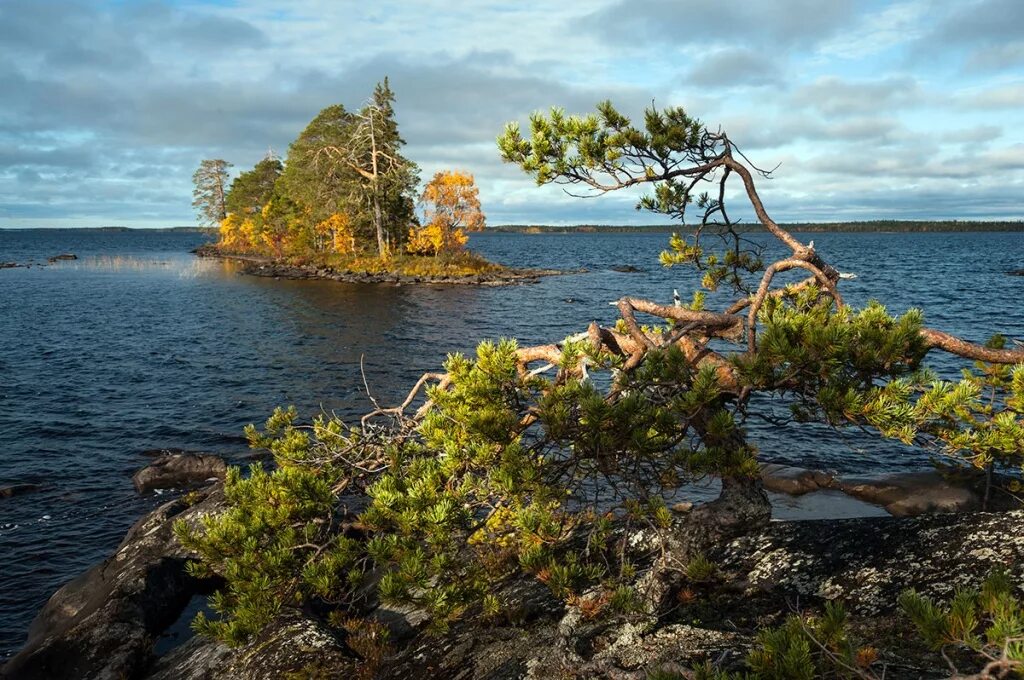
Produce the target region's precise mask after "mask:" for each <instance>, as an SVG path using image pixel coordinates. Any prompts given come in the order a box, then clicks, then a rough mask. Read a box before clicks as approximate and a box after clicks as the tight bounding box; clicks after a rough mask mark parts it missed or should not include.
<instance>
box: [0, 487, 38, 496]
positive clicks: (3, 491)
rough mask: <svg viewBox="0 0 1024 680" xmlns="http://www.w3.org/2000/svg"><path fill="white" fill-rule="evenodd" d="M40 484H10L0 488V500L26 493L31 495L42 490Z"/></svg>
mask: <svg viewBox="0 0 1024 680" xmlns="http://www.w3.org/2000/svg"><path fill="white" fill-rule="evenodd" d="M42 488H43V487H42V485H41V484H10V485H8V486H0V498H13V497H14V496H21V495H22V494H26V493H33V492H35V491H39V490H40V489H42Z"/></svg>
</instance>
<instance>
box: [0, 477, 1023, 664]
mask: <svg viewBox="0 0 1024 680" xmlns="http://www.w3.org/2000/svg"><path fill="white" fill-rule="evenodd" d="M194 496H196V498H193V500H197V502H195V503H194V504H192V505H189V503H187V502H186V501H185V500H176V501H173V502H171V503H167V504H165V505H163V506H161V507H160V508H158V509H157V510H155V511H153V512H152V513H150V514H149V515H147V516H146V517H144V518H143V519H142V520H140V521H139V522H138V523H137V524H136V525H135V526H134V527H132V529H131V530H130V531H129V532H128V535H127V536H126V538H125V540H124V542H122V544H121V546H120V547H119V548H118V549H117V552H116V553H115V554H114V556H113V557H111V558H110V559H108V560H107V561H105V562H104V563H103V564H100V565H98V566H97V567H94V568H93V569H92V570H90V571H88V572H86V573H85V574H84V575H82V576H80V577H79V578H77V579H75V580H74V581H72V582H71V583H69V584H67V585H66V586H64V587H63V588H61V589H60V590H59V591H58V592H57V593H56V594H55V595H54V596H53V597H52V598H51V599H50V601H49V603H47V605H46V606H45V607H44V609H43V610H42V612H40V614H39V615H38V617H37V618H36V621H35V622H34V623H33V625H32V628H31V631H30V635H29V642H28V644H27V645H26V646H25V648H24V649H23V650H22V651H21V652H20V653H19V654H18V655H17V656H15V657H14V658H13V659H12V660H11V661H10V662H9V663H8V664H7V666H5V667H4V668H3V669H2V670H0V677H2V678H4V679H5V680H6V679H7V678H27V679H29V680H32V679H35V678H48V679H53V680H61V679H62V678H82V677H89V678H148V679H149V680H170V679H171V678H174V679H176V680H177V679H193V680H200V679H202V680H217V679H224V680H226V679H228V678H230V679H232V680H264V679H268V680H269V679H270V678H279V677H303V678H305V677H377V678H395V679H402V680H404V679H405V678H409V677H441V678H452V677H457V678H467V679H468V678H549V677H565V678H636V679H637V680H640V679H642V678H646V677H649V675H650V674H651V673H653V672H655V671H658V670H674V671H677V672H679V671H683V670H686V669H691V668H693V667H694V666H695V665H697V664H699V663H703V662H704V661H707V660H711V661H714V662H716V663H719V664H724V665H725V666H729V665H735V664H737V663H739V662H740V660H741V659H742V658H743V656H744V655H745V653H746V652H747V651H748V650H749V649H750V647H751V646H752V645H753V644H754V639H755V637H756V634H757V631H758V630H759V629H762V628H764V627H765V626H771V625H777V624H779V623H781V622H782V621H783V620H784V619H785V617H786V616H787V615H788V614H790V613H792V611H794V607H797V606H799V608H800V609H801V610H804V611H811V612H814V611H820V609H821V608H822V607H823V604H824V602H826V601H829V600H839V601H842V602H844V603H845V604H846V605H847V609H848V610H849V611H850V612H851V613H852V614H853V615H855V616H856V617H859V618H858V619H857V620H858V621H859V622H860V623H862V624H863V625H865V626H867V627H868V629H869V630H888V631H893V630H897V629H898V630H906V629H907V626H906V622H905V621H904V620H903V619H902V618H900V615H899V614H898V613H897V604H896V598H897V595H898V594H899V592H901V591H902V590H903V589H904V588H908V587H914V588H915V589H917V590H918V591H919V592H921V593H922V594H926V595H929V596H933V597H939V598H948V597H949V596H950V595H951V594H952V593H953V591H954V590H955V589H956V588H958V587H966V586H973V585H977V583H979V582H980V580H981V579H982V578H983V577H984V575H985V574H986V573H987V572H988V571H989V570H991V569H992V568H994V567H997V566H1003V567H1004V568H1006V569H1008V570H1009V575H1010V577H1011V578H1013V579H1015V580H1017V581H1020V580H1022V579H1024V534H1022V533H1021V532H1020V530H1019V529H1020V526H1021V522H1022V521H1024V511H1013V512H1006V513H957V514H935V515H925V516H921V517H915V518H896V517H881V518H879V517H875V518H860V519H847V520H816V521H789V522H786V521H783V522H771V523H769V524H767V525H762V526H761V527H760V528H756V529H754V528H752V529H751V530H750V531H748V532H746V533H745V534H744V535H741V536H739V537H736V538H732V539H726V540H723V541H721V542H720V543H718V544H716V545H714V546H713V547H712V548H711V549H710V550H708V551H707V556H708V558H709V559H710V560H711V561H712V562H713V563H714V564H715V577H714V578H713V579H711V580H709V581H707V582H703V583H701V584H699V585H692V584H691V587H692V589H693V590H692V592H690V591H689V590H688V591H687V592H686V593H685V595H686V596H685V597H683V594H684V593H682V591H680V593H678V594H674V593H669V594H668V599H667V600H666V601H668V602H671V603H673V604H672V606H671V607H668V608H667V609H665V610H661V611H658V612H656V615H641V616H633V617H626V618H623V617H611V618H607V619H601V618H598V619H591V618H588V617H586V616H583V615H582V614H581V610H580V609H579V608H578V607H572V606H566V605H565V604H564V603H563V602H562V601H560V600H558V599H556V598H554V597H553V596H552V595H551V593H550V591H549V590H548V589H547V587H545V586H544V585H543V584H541V583H540V582H539V581H537V580H536V579H534V578H531V577H527V576H523V575H518V576H515V577H512V578H510V579H508V580H507V581H505V582H504V583H503V584H502V585H501V588H500V599H501V601H502V602H503V603H505V604H506V609H507V615H504V616H501V617H495V618H491V619H488V621H487V623H486V625H481V621H479V620H477V619H475V618H473V617H472V616H470V617H467V618H466V619H463V620H461V621H458V622H456V623H455V624H453V625H452V626H451V628H450V630H448V631H447V632H444V633H437V634H433V635H428V634H427V633H426V628H427V625H428V623H429V621H428V620H427V617H426V616H425V615H424V614H423V612H418V611H414V610H409V611H405V610H401V611H400V610H396V609H392V608H385V607H378V608H376V609H374V608H373V607H372V605H371V607H370V609H369V611H367V612H364V614H365V619H366V620H367V621H373V622H376V623H371V624H369V625H370V626H381V625H382V626H384V627H386V628H387V629H388V630H389V631H390V635H389V636H388V637H387V638H386V639H384V638H381V637H379V636H376V634H375V633H374V632H373V631H374V630H375V629H373V628H370V629H367V630H368V631H369V634H363V635H362V636H361V635H360V633H359V632H358V631H349V632H347V633H346V632H341V631H338V630H337V629H332V628H331V627H330V626H328V625H327V624H326V622H325V621H323V620H321V619H320V618H318V617H317V615H316V614H314V613H313V612H312V611H311V610H307V609H303V610H296V609H292V608H285V609H284V610H282V613H281V615H280V616H279V617H278V618H277V619H276V620H275V621H274V622H272V623H271V624H270V625H269V626H268V627H266V628H265V629H264V630H263V631H262V632H261V633H260V634H259V635H258V636H256V637H255V638H254V639H253V640H251V641H250V642H249V643H247V644H245V645H243V646H240V647H236V648H229V647H226V646H224V645H223V644H221V643H219V642H216V641H213V640H209V639H205V638H192V639H190V640H188V641H186V642H184V643H183V644H181V645H179V646H178V647H176V648H174V649H172V650H170V651H169V652H167V653H166V654H165V655H164V656H162V657H159V658H156V657H155V656H154V653H153V641H154V639H155V638H157V637H158V636H159V635H160V634H161V633H162V632H163V631H164V630H165V629H166V628H167V627H168V626H169V625H170V624H172V623H173V622H174V621H176V620H177V618H178V617H179V616H180V615H181V612H182V610H183V608H184V607H185V605H186V603H187V602H188V601H189V600H190V598H192V597H194V596H195V595H197V594H200V593H202V592H206V591H208V590H209V589H210V588H212V587H213V586H214V585H215V584H212V583H201V582H197V581H196V580H195V579H193V578H191V577H190V576H189V575H188V574H187V572H186V570H185V562H186V560H187V559H188V557H189V555H188V554H187V552H186V551H185V550H184V549H183V548H182V547H181V546H180V544H178V543H177V540H176V538H175V537H174V535H173V531H172V525H173V523H174V522H175V521H176V520H179V519H184V520H186V521H188V522H198V521H200V518H201V517H202V516H204V515H205V514H206V513H211V512H218V511H221V510H222V508H223V493H222V487H221V485H220V484H215V485H212V486H211V487H207V488H206V489H204V490H202V491H200V492H197V495H194ZM694 517H695V515H692V513H684V514H683V515H681V516H680V517H679V518H677V520H676V521H677V523H678V527H679V530H680V531H685V530H687V529H686V527H687V526H688V523H690V522H692V521H693V518H694ZM641 534H642V532H638V536H637V540H638V541H640V542H644V541H645V540H646V538H645V535H641ZM677 557H679V558H681V559H683V560H684V561H685V557H686V556H682V555H680V556H677ZM684 585H685V584H678V586H674V587H680V588H682V587H683V586H684ZM910 647H912V645H911V646H910ZM910 647H908V646H907V645H902V644H897V645H893V646H889V647H886V648H884V649H882V650H881V654H882V660H883V661H884V662H885V663H886V664H887V676H888V677H944V675H943V673H944V672H947V671H948V669H947V667H946V666H945V662H944V661H943V660H942V658H941V656H939V655H937V654H931V656H929V654H930V653H929V652H928V651H927V649H924V648H920V649H910ZM919 647H920V645H919ZM908 649H909V650H910V651H908ZM922 649H923V651H922ZM904 671H906V674H905V675H904V674H901V673H903V672H904Z"/></svg>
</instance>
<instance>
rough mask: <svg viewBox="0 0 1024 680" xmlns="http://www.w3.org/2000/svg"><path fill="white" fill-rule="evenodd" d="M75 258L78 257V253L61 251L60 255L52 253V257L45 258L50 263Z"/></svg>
mask: <svg viewBox="0 0 1024 680" xmlns="http://www.w3.org/2000/svg"><path fill="white" fill-rule="evenodd" d="M77 259H78V255H75V254H73V253H61V254H60V255H54V256H53V257H48V258H46V261H47V262H49V263H51V264H52V263H54V262H60V261H62V260H77Z"/></svg>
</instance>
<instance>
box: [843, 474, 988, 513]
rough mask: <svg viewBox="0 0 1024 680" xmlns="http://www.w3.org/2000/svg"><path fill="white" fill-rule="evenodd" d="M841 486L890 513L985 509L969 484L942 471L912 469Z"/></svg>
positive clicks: (858, 480)
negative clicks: (950, 477)
mask: <svg viewBox="0 0 1024 680" xmlns="http://www.w3.org/2000/svg"><path fill="white" fill-rule="evenodd" d="M838 488H839V489H840V490H841V491H843V492H844V493H847V494H849V495H851V496H853V497H854V498H859V499H861V500H863V501H867V502H868V503H875V504H876V505H881V506H883V507H884V508H885V509H886V510H887V511H888V512H889V513H890V514H893V515H897V516H901V517H908V516H914V515H921V514H924V513H934V512H961V511H964V510H977V509H979V508H981V504H982V497H981V496H979V495H978V494H977V493H976V492H975V491H974V490H973V489H971V488H970V487H969V486H967V485H965V484H963V483H961V482H955V481H950V480H949V479H947V478H946V477H944V476H943V475H942V474H940V473H939V472H938V471H928V472H912V473H906V474H900V475H890V476H887V477H880V478H875V479H870V478H869V479H845V480H841V481H840V482H839V484H838Z"/></svg>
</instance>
